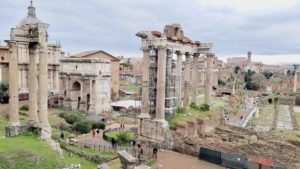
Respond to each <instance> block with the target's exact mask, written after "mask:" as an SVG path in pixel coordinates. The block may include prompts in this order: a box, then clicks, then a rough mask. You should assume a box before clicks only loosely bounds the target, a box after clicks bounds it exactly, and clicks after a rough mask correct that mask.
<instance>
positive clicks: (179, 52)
mask: <svg viewBox="0 0 300 169" xmlns="http://www.w3.org/2000/svg"><path fill="white" fill-rule="evenodd" d="M175 53H176V54H177V55H183V52H181V51H179V50H177V51H176V52H175Z"/></svg>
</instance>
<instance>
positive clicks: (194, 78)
mask: <svg viewBox="0 0 300 169" xmlns="http://www.w3.org/2000/svg"><path fill="white" fill-rule="evenodd" d="M198 63H199V54H198V53H196V54H194V56H193V72H192V102H194V103H196V99H197V93H198V83H199V80H198Z"/></svg>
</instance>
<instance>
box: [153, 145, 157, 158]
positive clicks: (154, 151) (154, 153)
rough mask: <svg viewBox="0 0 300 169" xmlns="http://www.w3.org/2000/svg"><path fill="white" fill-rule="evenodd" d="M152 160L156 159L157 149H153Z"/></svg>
mask: <svg viewBox="0 0 300 169" xmlns="http://www.w3.org/2000/svg"><path fill="white" fill-rule="evenodd" d="M152 158H154V159H157V147H154V148H153V154H152Z"/></svg>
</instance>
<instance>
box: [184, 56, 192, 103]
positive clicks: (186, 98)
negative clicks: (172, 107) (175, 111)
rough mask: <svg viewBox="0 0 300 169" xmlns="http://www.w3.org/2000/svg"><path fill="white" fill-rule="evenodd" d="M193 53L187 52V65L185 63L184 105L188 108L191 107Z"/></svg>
mask: <svg viewBox="0 0 300 169" xmlns="http://www.w3.org/2000/svg"><path fill="white" fill-rule="evenodd" d="M190 59H191V55H190V54H189V53H186V55H185V65H184V96H183V107H184V108H185V109H188V108H189V107H190V80H191V79H190V77H191V75H190V73H191V61H190Z"/></svg>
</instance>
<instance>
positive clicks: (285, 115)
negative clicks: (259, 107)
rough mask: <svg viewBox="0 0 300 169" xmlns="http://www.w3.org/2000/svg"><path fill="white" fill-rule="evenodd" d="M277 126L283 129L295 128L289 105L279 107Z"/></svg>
mask: <svg viewBox="0 0 300 169" xmlns="http://www.w3.org/2000/svg"><path fill="white" fill-rule="evenodd" d="M277 128H279V129H282V130H293V123H292V117H291V113H290V110H289V106H288V105H283V106H282V107H281V106H280V107H279V112H278V123H277Z"/></svg>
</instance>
